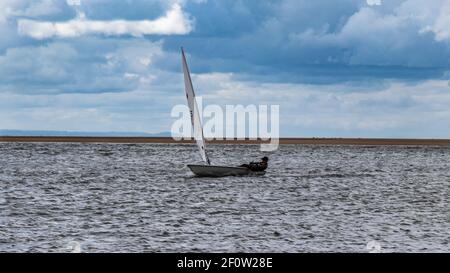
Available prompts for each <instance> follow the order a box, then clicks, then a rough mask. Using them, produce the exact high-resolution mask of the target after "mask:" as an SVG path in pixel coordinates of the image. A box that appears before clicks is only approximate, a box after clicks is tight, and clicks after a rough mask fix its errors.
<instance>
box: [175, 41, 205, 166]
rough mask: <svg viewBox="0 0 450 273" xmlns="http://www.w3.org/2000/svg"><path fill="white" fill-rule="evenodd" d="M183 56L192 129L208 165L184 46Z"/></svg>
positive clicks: (185, 85) (185, 86) (201, 154)
mask: <svg viewBox="0 0 450 273" xmlns="http://www.w3.org/2000/svg"><path fill="white" fill-rule="evenodd" d="M181 56H182V63H183V74H184V89H185V92H186V98H187V101H188V106H189V112H190V115H191V123H192V129H193V132H194V139H195V142H196V143H197V146H198V149H199V151H200V156H201V157H202V159H203V161H204V162H205V163H207V164H208V165H211V162H210V160H209V157H208V155H207V153H206V146H205V137H204V135H203V126H202V122H201V119H200V113H199V110H198V105H197V101H196V99H195V92H194V87H193V85H192V79H191V75H190V73H189V67H188V65H187V62H186V56H185V54H184V50H183V48H181Z"/></svg>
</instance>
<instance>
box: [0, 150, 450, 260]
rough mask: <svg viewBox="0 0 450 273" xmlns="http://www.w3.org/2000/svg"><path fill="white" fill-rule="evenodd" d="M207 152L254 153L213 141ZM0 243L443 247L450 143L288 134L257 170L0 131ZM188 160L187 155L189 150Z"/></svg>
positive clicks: (228, 248) (130, 247) (244, 248)
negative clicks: (196, 172)
mask: <svg viewBox="0 0 450 273" xmlns="http://www.w3.org/2000/svg"><path fill="white" fill-rule="evenodd" d="M209 148H210V149H211V151H210V156H211V158H212V159H213V161H214V164H229V163H230V162H232V163H233V164H236V165H237V164H241V163H243V161H251V160H254V159H255V158H258V157H260V156H261V153H260V152H259V149H258V148H259V146H252V145H233V146H231V145H228V146H226V145H211V146H210V147H209ZM0 154H1V155H2V156H1V157H0V166H2V168H1V169H0V185H1V186H0V251H3V252H4V251H13V252H19V251H30V252H61V251H63V252H71V251H81V252H142V251H145V252H172V251H180V252H188V251H206V252H218V251H222V252H236V251H240V252H274V251H275V252H300V251H319V252H322V251H331V252H333V251H343V252H353V251H356V252H367V251H378V250H380V251H384V252H390V251H416V252H430V251H448V250H449V238H450V224H449V223H450V213H449V211H448V207H449V201H448V196H450V194H449V188H450V187H449V186H450V174H449V168H448V167H449V165H448V162H449V161H450V149H448V148H438V147H369V146H367V147H346V146H307V145H286V146H282V147H281V148H280V149H279V150H278V151H275V152H273V153H271V154H270V168H269V170H268V172H267V174H266V175H265V176H261V177H228V178H197V177H194V176H192V174H191V173H190V171H189V170H188V169H187V168H186V167H185V165H186V164H189V163H195V162H194V161H195V160H198V155H197V150H196V147H193V146H191V145H173V144H154V145H151V144H131V145H128V144H123V145H122V144H76V143H69V144H67V143H66V144H64V143H57V144H56V143H0ZM193 160H194V161H193Z"/></svg>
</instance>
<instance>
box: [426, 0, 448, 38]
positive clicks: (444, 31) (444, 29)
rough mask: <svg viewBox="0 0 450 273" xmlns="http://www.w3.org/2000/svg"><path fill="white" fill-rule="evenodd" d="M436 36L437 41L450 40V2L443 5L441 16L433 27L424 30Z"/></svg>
mask: <svg viewBox="0 0 450 273" xmlns="http://www.w3.org/2000/svg"><path fill="white" fill-rule="evenodd" d="M424 31H431V32H433V33H434V34H435V39H436V41H445V40H450V2H449V1H447V2H445V3H443V5H442V7H441V9H440V13H439V15H438V16H437V17H436V20H435V21H434V23H433V24H432V25H431V26H428V27H426V28H424Z"/></svg>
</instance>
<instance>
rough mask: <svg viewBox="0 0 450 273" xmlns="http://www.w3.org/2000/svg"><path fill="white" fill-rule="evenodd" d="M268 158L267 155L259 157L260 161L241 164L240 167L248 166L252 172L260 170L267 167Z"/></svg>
mask: <svg viewBox="0 0 450 273" xmlns="http://www.w3.org/2000/svg"><path fill="white" fill-rule="evenodd" d="M268 162H269V158H268V157H267V156H265V157H263V158H261V161H260V162H250V164H242V165H241V167H245V168H248V169H250V170H252V171H254V172H262V171H264V170H265V169H267V167H268V164H267V163H268Z"/></svg>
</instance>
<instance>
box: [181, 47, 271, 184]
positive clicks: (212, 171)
mask: <svg viewBox="0 0 450 273" xmlns="http://www.w3.org/2000/svg"><path fill="white" fill-rule="evenodd" d="M181 57H182V65H183V74H184V87H185V92H186V98H187V101H188V106H189V111H190V115H191V123H192V129H193V132H194V134H193V136H194V139H195V142H196V143H197V146H198V149H199V152H200V156H201V158H202V160H203V161H204V162H205V165H187V167H188V168H189V169H190V170H191V171H192V172H193V173H194V174H195V175H197V176H204V177H223V176H242V175H255V174H256V175H262V174H265V172H264V171H260V172H255V171H251V170H250V169H248V168H246V167H227V166H214V165H211V161H210V160H209V157H208V154H207V152H206V142H205V137H204V134H203V126H202V122H201V119H200V113H199V110H198V105H197V101H196V99H195V92H194V87H193V85H192V79H191V75H190V72H189V67H188V65H187V61H186V55H185V54H184V49H183V48H181Z"/></svg>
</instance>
